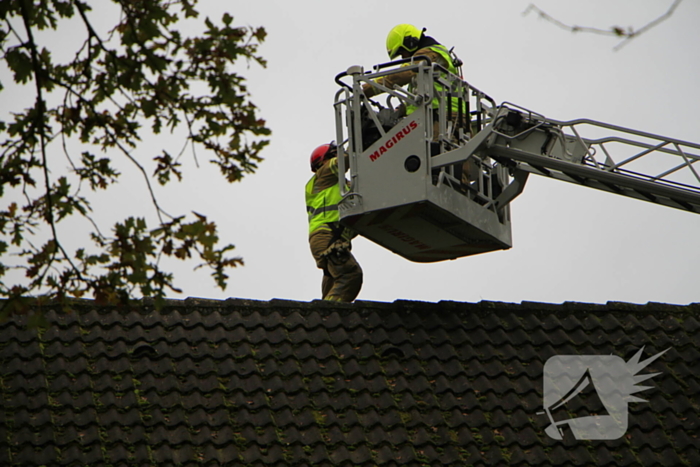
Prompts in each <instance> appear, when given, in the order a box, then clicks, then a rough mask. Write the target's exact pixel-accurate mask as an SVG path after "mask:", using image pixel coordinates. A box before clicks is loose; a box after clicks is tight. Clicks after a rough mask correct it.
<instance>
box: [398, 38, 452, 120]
mask: <svg viewBox="0 0 700 467" xmlns="http://www.w3.org/2000/svg"><path fill="white" fill-rule="evenodd" d="M426 49H430V50H432V51H433V52H435V53H436V54H438V55H440V56H441V57H442V58H444V59H445V62H446V63H447V70H448V71H449V72H450V73H452V74H455V75H457V74H459V72H458V71H457V68H456V67H455V65H454V62H453V61H452V57H450V52H449V51H448V50H447V47H445V46H444V45H442V44H435V45H430V46H428V47H426ZM412 87H413V86H409V91H413V90H412V89H411V88H412ZM442 88H443V86H442V85H441V84H439V83H437V82H435V92H436V93H438V92H441V91H442ZM450 100H451V101H452V102H451V103H450V105H451V106H452V113H453V114H454V115H457V112H459V99H456V98H452V99H450ZM432 105H433V109H437V108H438V107H440V102H439V100H438V98H437V97H435V98H433V102H432ZM462 106H463V107H462V111H464V103H462ZM416 108H417V107H416V106H415V105H407V106H406V115H410V114H411V113H413V112H414V111H415V110H416Z"/></svg>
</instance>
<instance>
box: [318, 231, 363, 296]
mask: <svg viewBox="0 0 700 467" xmlns="http://www.w3.org/2000/svg"><path fill="white" fill-rule="evenodd" d="M332 240H333V232H331V231H329V230H317V231H315V232H314V233H312V234H311V236H310V237H309V246H310V247H311V254H312V255H313V257H314V260H315V261H316V266H317V267H318V268H319V269H321V270H323V280H322V282H321V293H322V297H323V299H324V300H332V301H337V302H352V301H353V300H355V298H356V297H357V295H358V294H359V293H360V289H361V288H362V268H361V267H360V265H359V264H358V263H357V261H356V260H355V257H354V256H353V255H352V253H351V252H350V251H349V250H347V251H346V252H344V253H343V254H341V255H337V254H331V255H325V256H324V255H323V253H324V252H327V251H328V248H329V247H330V246H331V241H332Z"/></svg>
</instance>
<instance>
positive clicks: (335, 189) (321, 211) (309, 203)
mask: <svg viewBox="0 0 700 467" xmlns="http://www.w3.org/2000/svg"><path fill="white" fill-rule="evenodd" d="M315 181H316V176H315V175H314V176H313V177H311V180H309V182H308V183H307V184H306V212H307V214H308V215H309V235H311V234H312V233H313V232H315V231H316V230H318V229H321V228H323V229H327V230H331V228H330V227H329V226H327V225H326V224H331V223H335V222H338V221H340V213H339V212H338V203H340V201H341V199H342V197H341V196H340V187H339V186H338V184H337V183H336V184H335V185H332V186H330V187H328V188H326V189H325V190H321V191H319V192H318V193H314V182H315Z"/></svg>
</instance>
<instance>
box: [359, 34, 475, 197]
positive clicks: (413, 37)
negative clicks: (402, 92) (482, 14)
mask: <svg viewBox="0 0 700 467" xmlns="http://www.w3.org/2000/svg"><path fill="white" fill-rule="evenodd" d="M425 31H426V29H425V28H423V29H422V30H419V29H418V28H416V27H415V26H413V25H411V24H399V25H397V26H394V27H393V28H392V29H391V31H389V34H387V36H386V52H387V54H388V55H389V58H390V59H392V60H394V59H397V58H402V59H406V58H411V57H413V56H426V57H428V58H429V59H430V61H431V63H437V64H439V65H441V66H442V67H443V68H445V69H447V70H448V71H449V72H450V73H452V74H454V75H457V76H460V77H461V74H462V73H461V70H460V67H461V66H462V61H461V60H459V59H458V58H457V57H455V56H453V55H452V54H451V53H450V51H449V50H447V47H445V46H444V45H442V44H440V43H439V42H438V41H436V40H435V39H433V38H432V37H430V36H426V35H425ZM415 75H416V71H415V70H407V71H402V72H398V73H392V74H391V75H388V76H384V77H382V78H378V82H379V84H383V85H384V86H386V87H388V88H389V89H392V88H393V87H394V85H397V86H404V85H409V90H410V88H411V82H412V80H413V77H414V76H415ZM435 90H436V91H438V92H439V91H441V90H442V87H441V85H440V84H438V83H437V82H435ZM362 92H363V93H364V94H365V96H367V97H372V96H375V95H376V94H379V93H380V92H382V91H381V90H380V89H378V88H377V87H374V86H372V85H371V84H369V83H365V84H363V85H362ZM439 106H440V104H439V102H438V99H437V98H434V99H433V101H432V108H433V141H437V140H438V137H439V131H440V127H439V122H438V113H437V109H438V107H439ZM450 106H451V107H452V120H453V122H454V121H455V119H456V118H457V117H458V115H459V106H460V103H459V100H458V99H454V98H452V99H451V102H450ZM415 110H416V107H415V106H413V105H408V106H406V107H405V108H404V106H403V105H401V106H399V109H398V112H399V117H403V116H404V115H410V114H411V113H413V112H414V111H415ZM465 111H466V109H465V107H464V104H462V112H465ZM455 170H456V174H458V173H460V172H461V175H458V177H459V178H460V179H461V182H462V187H463V188H462V189H463V190H466V189H467V188H466V187H467V186H468V185H469V184H471V183H472V182H474V180H475V178H474V177H476V175H477V173H478V168H477V167H476V165H475V163H474V161H473V160H471V159H470V160H468V161H466V162H464V163H463V164H462V165H461V167H460V166H456V167H455Z"/></svg>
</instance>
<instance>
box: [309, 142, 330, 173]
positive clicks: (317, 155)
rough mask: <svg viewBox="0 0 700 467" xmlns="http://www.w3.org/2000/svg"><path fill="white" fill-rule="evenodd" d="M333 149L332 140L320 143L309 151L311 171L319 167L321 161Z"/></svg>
mask: <svg viewBox="0 0 700 467" xmlns="http://www.w3.org/2000/svg"><path fill="white" fill-rule="evenodd" d="M335 151H336V146H335V143H334V142H330V143H328V144H322V145H320V146H319V147H317V148H316V149H314V150H313V152H312V153H311V171H312V172H316V171H317V170H318V168H319V167H321V164H323V161H325V160H326V157H327V156H328V155H329V154H332V153H333V152H335Z"/></svg>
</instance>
